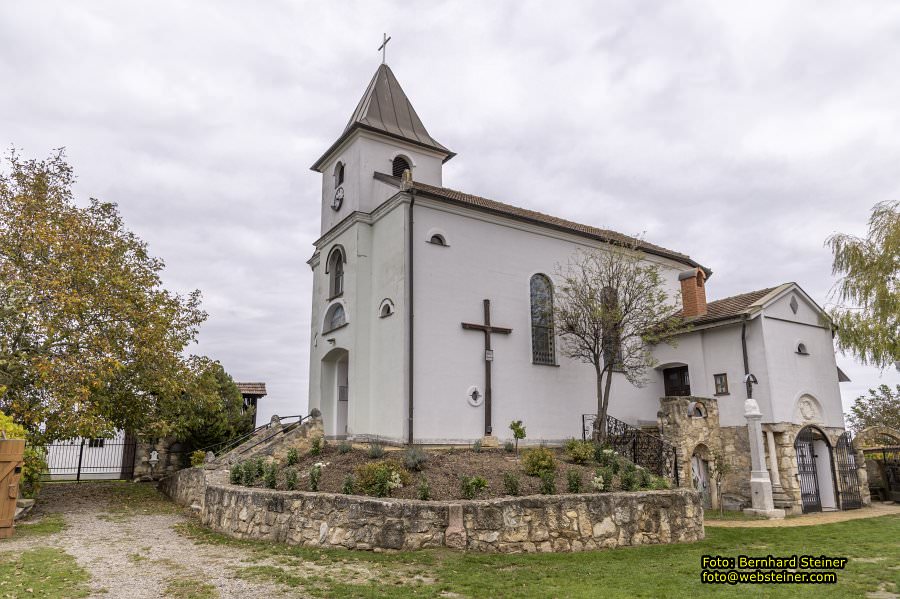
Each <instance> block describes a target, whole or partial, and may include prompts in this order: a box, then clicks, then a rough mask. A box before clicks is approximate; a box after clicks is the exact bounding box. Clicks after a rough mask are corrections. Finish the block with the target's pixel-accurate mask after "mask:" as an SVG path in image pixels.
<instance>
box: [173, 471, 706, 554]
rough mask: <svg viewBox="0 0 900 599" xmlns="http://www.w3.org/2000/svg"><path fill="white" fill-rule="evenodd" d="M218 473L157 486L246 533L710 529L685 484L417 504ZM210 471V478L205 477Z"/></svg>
mask: <svg viewBox="0 0 900 599" xmlns="http://www.w3.org/2000/svg"><path fill="white" fill-rule="evenodd" d="M215 474H217V473H215V472H210V471H205V470H202V469H198V468H191V469H189V470H182V471H181V472H179V473H177V474H175V475H174V476H172V477H170V478H168V479H166V481H164V482H163V484H161V485H160V488H161V489H162V490H163V492H165V493H166V494H167V495H169V496H170V497H171V498H172V499H173V500H175V501H176V502H178V503H180V504H182V505H190V504H191V503H195V504H196V503H199V504H200V506H201V510H200V516H201V520H202V522H203V524H204V525H206V526H208V527H209V528H211V529H212V530H215V531H218V532H221V533H225V534H228V535H230V536H233V537H237V538H243V539H258V540H269V541H278V542H285V543H290V544H296V545H306V546H318V547H344V548H348V549H403V550H415V549H421V548H426V547H451V548H457V549H468V550H474V551H486V552H506V553H517V552H534V551H583V550H589V549H599V548H606V547H620V546H626V545H645V544H657V543H678V542H688V541H696V540H699V539H702V538H703V535H704V533H703V510H702V508H701V506H700V498H699V495H698V494H697V493H696V492H694V491H691V490H687V489H676V490H669V491H645V492H634V493H593V494H579V495H553V496H544V495H540V496H530V497H509V498H503V499H493V500H485V501H458V502H456V501H454V502H446V501H414V500H400V499H376V498H370V497H360V496H355V495H335V494H331V493H310V492H305V491H291V492H288V491H274V490H269V489H256V488H247V487H241V486H235V485H230V484H226V483H224V482H219V481H218V480H215V482H214V481H213V478H216V479H217V478H218V477H215ZM205 475H211V476H212V477H211V478H210V480H209V482H208V483H207V482H205V481H206V479H205ZM201 481H204V482H201ZM201 489H204V490H203V500H202V501H201V500H199V499H197V494H198V493H199V492H200V490H201Z"/></svg>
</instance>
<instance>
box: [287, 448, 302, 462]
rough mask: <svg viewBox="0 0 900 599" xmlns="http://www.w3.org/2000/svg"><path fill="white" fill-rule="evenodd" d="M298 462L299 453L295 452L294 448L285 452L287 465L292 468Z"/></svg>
mask: <svg viewBox="0 0 900 599" xmlns="http://www.w3.org/2000/svg"><path fill="white" fill-rule="evenodd" d="M299 461H300V452H299V451H297V448H296V447H291V448H290V449H288V451H287V465H288V466H293V465H294V464H296V463H297V462H299Z"/></svg>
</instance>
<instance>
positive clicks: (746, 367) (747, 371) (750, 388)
mask: <svg viewBox="0 0 900 599" xmlns="http://www.w3.org/2000/svg"><path fill="white" fill-rule="evenodd" d="M741 351H742V352H743V354H744V379H746V382H745V383H744V384H745V385H747V399H752V398H753V383H751V382H750V380H749V378H748V377H747V375H748V374H750V361H749V360H748V358H747V317H746V316H744V319H743V320H742V321H741Z"/></svg>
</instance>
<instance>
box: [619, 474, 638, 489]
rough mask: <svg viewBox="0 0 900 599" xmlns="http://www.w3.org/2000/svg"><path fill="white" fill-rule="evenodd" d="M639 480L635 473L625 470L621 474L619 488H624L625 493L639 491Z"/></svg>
mask: <svg viewBox="0 0 900 599" xmlns="http://www.w3.org/2000/svg"><path fill="white" fill-rule="evenodd" d="M637 485H638V479H637V474H635V473H634V471H628V470H623V471H622V473H621V474H619V486H621V487H622V490H623V491H634V490H635V489H637Z"/></svg>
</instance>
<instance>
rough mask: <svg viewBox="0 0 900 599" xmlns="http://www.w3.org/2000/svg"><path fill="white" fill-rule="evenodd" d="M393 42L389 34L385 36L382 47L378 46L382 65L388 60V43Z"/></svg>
mask: <svg viewBox="0 0 900 599" xmlns="http://www.w3.org/2000/svg"><path fill="white" fill-rule="evenodd" d="M389 41H391V38H390V37H388V34H386V33H385V34H384V41H383V42H381V45H380V46H378V49H379V50H381V64H385V60H386V59H387V43H388V42H389Z"/></svg>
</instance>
